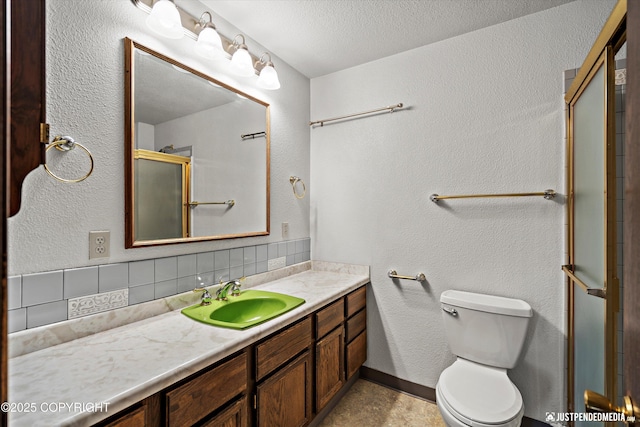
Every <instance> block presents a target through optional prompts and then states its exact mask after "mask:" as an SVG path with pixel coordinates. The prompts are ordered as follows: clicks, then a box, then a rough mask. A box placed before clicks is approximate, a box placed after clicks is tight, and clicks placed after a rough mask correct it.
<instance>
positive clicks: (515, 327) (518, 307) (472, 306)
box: [440, 290, 533, 369]
mask: <svg viewBox="0 0 640 427" xmlns="http://www.w3.org/2000/svg"><path fill="white" fill-rule="evenodd" d="M440 305H441V307H442V317H443V319H444V329H445V333H446V336H447V341H448V343H449V348H450V349H451V351H452V352H453V354H455V355H456V356H459V357H462V358H464V359H467V360H471V361H474V362H478V363H482V364H485V365H489V366H494V367H498V368H505V369H511V368H513V367H514V366H516V363H517V362H518V358H519V357H520V353H521V351H522V347H523V345H524V340H525V337H526V335H527V326H528V324H529V319H530V318H531V316H532V315H533V310H532V309H531V306H530V305H529V304H527V303H526V302H525V301H522V300H519V299H512V298H504V297H499V296H493V295H485V294H477V293H472V292H463V291H453V290H450V291H445V292H443V293H442V295H441V296H440ZM452 310H455V312H454V311H452Z"/></svg>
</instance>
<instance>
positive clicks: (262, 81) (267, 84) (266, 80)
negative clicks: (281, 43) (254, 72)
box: [258, 65, 280, 90]
mask: <svg viewBox="0 0 640 427" xmlns="http://www.w3.org/2000/svg"><path fill="white" fill-rule="evenodd" d="M258 86H259V87H261V88H263V89H268V90H276V89H280V80H278V73H277V72H276V69H275V68H273V66H272V65H267V66H265V67H264V68H263V69H262V71H260V76H259V77H258Z"/></svg>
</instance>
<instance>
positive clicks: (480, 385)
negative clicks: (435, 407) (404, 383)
mask: <svg viewBox="0 0 640 427" xmlns="http://www.w3.org/2000/svg"><path fill="white" fill-rule="evenodd" d="M436 392H437V395H438V397H439V399H438V404H440V405H441V406H442V407H443V409H445V410H447V411H448V412H449V413H450V414H451V415H452V416H453V417H455V418H456V419H457V420H459V421H460V422H461V423H463V424H465V425H468V426H474V427H485V426H492V427H495V426H498V425H499V426H505V425H516V426H517V425H519V424H520V420H521V418H522V415H523V414H524V405H523V403H522V395H521V394H520V391H519V390H518V389H517V388H516V386H515V385H514V384H513V383H512V382H511V380H510V379H509V377H508V376H507V371H506V370H505V369H500V368H494V367H491V366H486V365H480V364H478V363H474V362H470V361H468V360H465V359H461V358H458V360H456V362H455V363H454V364H453V365H451V366H449V367H448V368H447V369H445V370H444V371H443V372H442V374H441V375H440V379H439V381H438V384H437V386H436Z"/></svg>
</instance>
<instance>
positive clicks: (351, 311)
mask: <svg viewBox="0 0 640 427" xmlns="http://www.w3.org/2000/svg"><path fill="white" fill-rule="evenodd" d="M366 292H367V288H366V287H365V286H363V287H361V288H360V289H357V290H355V291H353V292H351V293H350V294H349V295H347V296H346V298H345V299H346V307H345V314H346V316H347V328H346V329H347V332H346V334H345V335H346V339H345V342H346V346H347V350H346V352H345V353H346V354H345V368H346V376H347V379H349V378H351V377H352V376H353V375H354V374H355V373H356V372H358V369H360V366H362V364H363V363H364V362H365V361H366V360H367V293H366Z"/></svg>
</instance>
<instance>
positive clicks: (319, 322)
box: [316, 298, 344, 339]
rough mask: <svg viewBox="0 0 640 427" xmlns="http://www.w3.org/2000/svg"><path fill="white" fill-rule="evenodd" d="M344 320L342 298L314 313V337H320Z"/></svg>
mask: <svg viewBox="0 0 640 427" xmlns="http://www.w3.org/2000/svg"><path fill="white" fill-rule="evenodd" d="M343 321H344V298H340V299H339V300H338V301H336V302H334V303H332V304H330V305H328V306H327V307H325V308H323V309H322V310H320V311H318V312H317V313H316V338H317V339H320V338H322V337H323V336H325V335H326V334H328V333H329V332H331V331H332V330H333V329H334V328H335V327H336V326H338V325H339V324H340V323H342V322H343Z"/></svg>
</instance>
